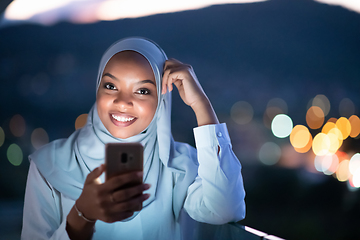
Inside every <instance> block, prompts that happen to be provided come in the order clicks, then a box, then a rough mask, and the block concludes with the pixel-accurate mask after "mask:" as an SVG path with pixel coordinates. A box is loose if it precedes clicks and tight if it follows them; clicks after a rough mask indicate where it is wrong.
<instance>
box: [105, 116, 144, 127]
mask: <svg viewBox="0 0 360 240" xmlns="http://www.w3.org/2000/svg"><path fill="white" fill-rule="evenodd" d="M112 115H115V116H118V117H122V118H134V119H133V120H131V121H127V122H121V121H118V120H116V119H115V118H113V116H112ZM109 117H110V120H111V122H112V123H113V124H114V125H115V126H117V127H127V126H130V125H131V124H133V123H134V122H135V121H136V120H137V118H136V117H134V116H131V115H128V114H119V113H110V114H109Z"/></svg>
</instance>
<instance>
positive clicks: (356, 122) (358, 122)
mask: <svg viewBox="0 0 360 240" xmlns="http://www.w3.org/2000/svg"><path fill="white" fill-rule="evenodd" d="M349 122H350V124H351V131H350V137H352V138H356V137H357V136H358V135H359V134H360V118H359V117H358V116H356V115H352V116H351V117H350V118H349Z"/></svg>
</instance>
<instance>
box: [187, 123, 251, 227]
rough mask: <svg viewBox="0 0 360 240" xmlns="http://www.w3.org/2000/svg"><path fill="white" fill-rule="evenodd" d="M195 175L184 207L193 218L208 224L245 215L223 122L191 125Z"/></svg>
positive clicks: (241, 189) (236, 167)
mask: <svg viewBox="0 0 360 240" xmlns="http://www.w3.org/2000/svg"><path fill="white" fill-rule="evenodd" d="M194 135H195V144H196V148H197V158H198V162H199V169H198V176H197V177H196V179H195V182H194V183H193V184H191V185H190V186H189V188H188V194H187V197H186V199H185V203H184V208H185V210H186V212H187V213H188V214H189V215H190V217H192V218H193V219H194V220H196V221H199V222H205V223H210V224H225V223H228V222H236V221H239V220H242V219H244V217H245V201H244V198H245V190H244V185H243V178H242V175H241V164H240V162H239V160H238V159H237V157H236V156H235V154H234V152H233V151H232V146H231V142H230V137H229V133H228V131H227V127H226V124H225V123H223V124H215V125H206V126H201V127H197V128H195V129H194Z"/></svg>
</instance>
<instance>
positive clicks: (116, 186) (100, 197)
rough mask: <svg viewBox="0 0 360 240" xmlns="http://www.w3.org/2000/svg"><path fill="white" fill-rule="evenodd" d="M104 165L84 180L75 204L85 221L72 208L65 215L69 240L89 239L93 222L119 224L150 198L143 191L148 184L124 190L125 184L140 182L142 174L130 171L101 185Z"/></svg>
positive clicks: (147, 187) (148, 186) (138, 209)
mask: <svg viewBox="0 0 360 240" xmlns="http://www.w3.org/2000/svg"><path fill="white" fill-rule="evenodd" d="M104 171H105V166H104V165H101V166H100V167H98V168H96V169H94V170H93V171H92V172H90V173H89V174H88V176H87V177H86V180H85V184H84V188H83V191H82V193H81V195H80V197H79V198H78V199H77V200H76V202H75V204H76V207H77V209H78V210H79V211H80V212H81V213H82V214H83V216H84V217H85V218H86V219H88V220H91V221H93V222H88V221H86V220H85V219H84V218H82V217H81V216H79V215H78V213H77V211H76V209H75V207H73V208H72V209H71V210H70V212H69V214H68V216H67V225H66V230H67V232H68V234H69V237H70V238H71V239H91V236H92V234H93V227H94V223H95V221H96V220H101V221H104V222H107V223H112V222H116V221H121V220H124V219H126V218H129V217H131V216H132V215H133V214H134V212H135V211H140V210H141V208H142V202H143V201H145V200H146V199H148V198H149V196H150V195H149V194H144V193H143V191H145V190H147V189H149V188H150V185H149V184H138V185H135V186H131V187H126V184H128V183H131V182H136V181H137V180H138V179H139V178H140V179H142V172H131V173H125V174H121V175H118V176H116V177H113V178H111V179H109V180H107V181H106V182H104V183H100V181H99V179H98V178H99V177H100V175H101V174H102V173H103V172H104Z"/></svg>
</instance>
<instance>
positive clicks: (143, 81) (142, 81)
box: [103, 73, 156, 86]
mask: <svg viewBox="0 0 360 240" xmlns="http://www.w3.org/2000/svg"><path fill="white" fill-rule="evenodd" d="M105 76H107V77H109V78H111V79H114V80H116V81H119V79H118V78H117V77H115V76H114V75H112V74H111V73H105V74H104V75H103V77H105ZM144 83H151V84H153V85H154V86H156V84H155V83H154V81H152V80H149V79H147V80H141V81H139V82H137V83H136V84H144Z"/></svg>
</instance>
